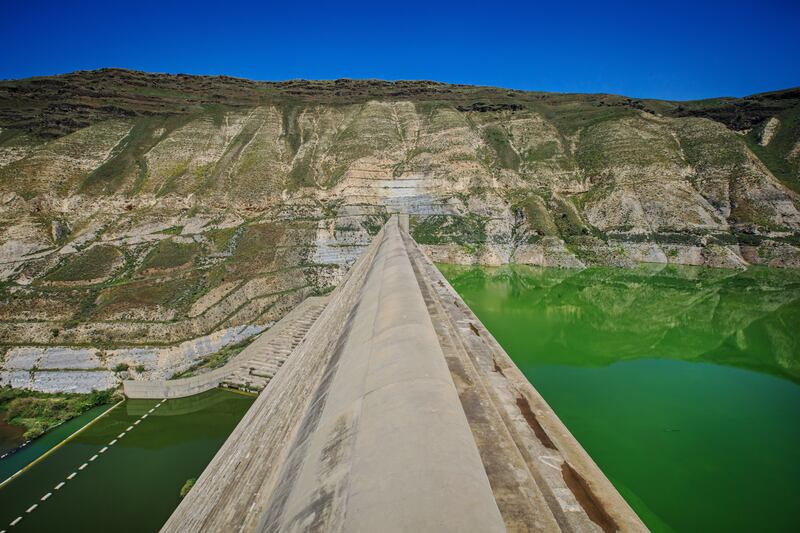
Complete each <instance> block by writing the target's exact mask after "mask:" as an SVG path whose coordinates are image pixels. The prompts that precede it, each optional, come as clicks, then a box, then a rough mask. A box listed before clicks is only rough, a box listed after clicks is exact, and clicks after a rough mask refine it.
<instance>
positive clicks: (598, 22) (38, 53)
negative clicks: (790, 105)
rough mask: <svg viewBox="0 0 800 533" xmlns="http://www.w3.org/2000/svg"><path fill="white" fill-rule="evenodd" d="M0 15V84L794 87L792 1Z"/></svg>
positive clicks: (798, 63) (113, 7) (23, 9)
mask: <svg viewBox="0 0 800 533" xmlns="http://www.w3.org/2000/svg"><path fill="white" fill-rule="evenodd" d="M656 4H657V2H649V1H646V0H643V1H641V2H618V1H614V2H599V1H595V2H583V1H580V2H568V1H559V0H552V1H550V2H534V1H529V2H524V1H518V2H505V1H501V0H495V1H492V2H481V3H476V2H471V1H469V0H464V1H459V2H436V1H434V0H429V1H426V2H418V1H417V0H411V1H403V0H400V1H397V0H395V1H391V2H382V1H381V0H375V1H374V2H348V1H346V0H342V1H330V2H324V3H315V2H309V1H294V2H292V1H283V2H261V3H250V2H241V1H239V0H228V1H227V2H226V1H225V0H217V1H214V2H208V1H206V0H197V1H195V2H187V3H185V4H179V3H177V2H171V1H169V0H164V1H161V2H154V1H151V0H141V1H136V2H129V3H121V2H114V1H107V2H86V1H82V0H76V1H64V0H61V1H58V2H50V1H31V2H28V1H25V0H0V36H2V42H3V52H2V54H0V78H6V79H7V78H21V77H27V76H35V75H47V74H58V73H64V72H70V71H73V70H80V69H95V68H101V67H124V68H130V69H137V70H145V71H151V72H171V73H178V72H183V73H189V74H228V75H231V76H240V77H246V78H251V79H259V80H281V79H288V78H311V79H330V78H342V77H347V78H383V79H433V80H439V81H445V82H453V83H470V84H479V85H497V86H501V87H512V88H517V89H530V90H544V91H560V92H610V93H619V94H625V95H629V96H635V97H653V98H667V99H692V98H703V97H711V96H722V95H730V96H743V95H746V94H752V93H756V92H763V91H768V90H774V89H782V88H787V87H791V86H798V85H800V1H798V0H783V1H775V0H761V1H752V2H743V1H738V0H728V1H725V2H703V1H702V0H696V1H684V0H679V1H673V2H663V3H661V5H656Z"/></svg>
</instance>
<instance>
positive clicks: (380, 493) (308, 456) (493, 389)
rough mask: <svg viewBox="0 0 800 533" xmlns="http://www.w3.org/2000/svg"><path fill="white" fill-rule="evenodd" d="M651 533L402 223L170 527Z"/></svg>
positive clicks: (393, 224)
mask: <svg viewBox="0 0 800 533" xmlns="http://www.w3.org/2000/svg"><path fill="white" fill-rule="evenodd" d="M506 530H509V531H587V532H588V531H616V530H620V531H646V528H645V527H644V525H643V524H642V522H641V521H640V520H639V519H638V517H637V516H636V515H635V513H634V512H633V511H632V510H631V509H630V507H629V506H628V505H627V504H626V503H625V501H624V500H623V499H622V498H621V497H620V495H619V494H618V493H617V491H616V490H615V489H614V487H613V486H612V485H611V484H610V483H609V482H608V480H607V479H606V478H605V476H603V474H602V472H601V471H600V470H599V469H598V468H597V466H596V465H595V464H594V463H593V462H592V460H591V459H590V458H589V456H588V455H587V454H586V452H585V451H584V450H583V448H581V446H580V445H579V444H578V443H577V441H575V439H574V438H573V437H572V435H570V434H569V432H568V431H567V429H566V428H565V427H564V426H563V424H561V422H560V421H559V420H558V418H557V417H556V416H555V414H554V413H553V411H552V410H551V409H550V408H549V406H547V404H546V403H545V402H544V400H543V399H542V398H541V396H539V395H538V393H536V391H535V390H534V389H533V387H532V386H531V385H530V383H528V381H527V380H526V379H525V377H524V376H523V375H522V374H521V372H520V371H519V370H518V369H517V368H516V366H514V363H513V362H512V361H511V359H510V358H508V356H507V355H506V354H505V352H504V351H503V350H502V348H501V347H500V346H499V344H497V343H496V341H495V340H494V338H493V337H492V336H491V335H490V334H489V333H488V331H486V329H485V328H483V326H482V325H481V324H480V322H479V321H478V320H477V318H475V317H474V315H472V313H471V312H470V311H469V309H468V308H467V306H466V305H464V303H463V302H462V301H461V299H460V298H459V297H458V295H457V294H455V292H454V291H453V290H452V288H451V287H450V286H449V284H447V282H446V281H445V280H444V278H443V277H441V275H440V274H438V271H437V270H436V269H435V267H434V266H433V265H432V264H431V263H430V261H429V260H428V259H427V258H426V257H425V256H424V254H423V253H422V251H421V250H420V248H419V247H418V246H417V245H416V243H414V242H413V240H412V239H411V238H410V237H409V236H408V234H407V233H406V232H405V231H404V230H403V229H401V226H400V223H399V221H398V218H397V217H393V218H392V219H391V220H390V221H389V222H388V223H387V225H386V226H385V227H384V229H383V230H382V231H381V232H380V233H379V234H378V235H377V236H376V237H375V240H374V242H373V243H372V245H370V247H369V248H367V250H366V251H365V252H364V254H363V255H362V256H361V257H360V258H359V260H358V261H357V262H356V263H355V265H354V266H353V267H352V268H351V270H350V272H349V273H348V275H347V278H346V279H345V281H344V282H343V283H342V284H340V286H339V287H338V288H337V289H336V290H335V291H334V293H333V294H332V295H331V297H330V300H329V303H328V304H327V306H326V307H325V309H324V310H323V311H322V313H321V314H320V316H319V318H318V319H317V320H316V322H315V323H314V324H313V326H311V328H310V330H309V331H308V334H307V335H306V336H305V338H304V339H303V341H302V342H300V344H299V345H298V346H297V348H296V349H295V350H294V351H293V352H292V354H291V356H290V357H289V358H288V359H287V362H286V364H285V365H284V366H283V367H282V368H281V369H280V371H279V372H278V373H277V374H276V376H275V378H274V379H273V380H272V381H271V382H270V383H269V385H268V386H267V387H266V388H265V389H264V391H263V392H262V393H261V395H260V396H259V397H258V399H257V400H256V401H255V402H254V404H253V406H252V407H251V408H250V410H249V411H248V412H247V414H246V415H245V417H244V418H243V419H242V421H241V422H240V424H239V425H238V426H237V427H236V429H235V430H234V431H233V433H232V434H231V436H230V438H229V439H228V440H227V441H226V442H225V444H224V445H223V446H222V448H221V449H220V450H219V452H218V453H217V455H216V456H215V457H214V459H213V460H212V462H211V463H210V464H209V466H208V468H207V469H206V470H205V472H203V474H202V475H201V476H200V478H199V479H198V480H197V483H196V484H195V486H194V487H193V488H192V490H191V491H190V492H189V494H188V495H187V496H186V498H185V499H184V500H183V501H182V502H181V504H180V505H179V506H178V508H177V509H176V510H175V512H174V513H173V515H172V516H171V517H170V519H169V520H168V521H167V523H166V524H165V525H164V527H163V529H162V531H164V532H180V533H184V532H194V531H197V532H199V531H248V532H250V531H253V532H254V531H325V532H328V531H346V532H350V531H363V532H372V531H381V532H384V531H386V532H400V531H404V532H405V531H407V532H429V531H430V532H434V531H436V532H439V531H458V532H473V531H474V532H492V531H506Z"/></svg>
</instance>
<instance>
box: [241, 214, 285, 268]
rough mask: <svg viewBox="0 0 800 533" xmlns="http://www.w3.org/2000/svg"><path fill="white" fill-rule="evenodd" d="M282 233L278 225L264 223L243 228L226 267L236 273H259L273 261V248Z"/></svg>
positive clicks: (282, 228)
mask: <svg viewBox="0 0 800 533" xmlns="http://www.w3.org/2000/svg"><path fill="white" fill-rule="evenodd" d="M283 233H284V227H283V226H282V225H280V224H274V223H271V222H265V223H260V224H250V225H248V226H246V227H245V229H244V231H243V232H242V234H241V236H240V237H239V239H238V240H237V241H236V249H235V250H234V252H233V257H232V258H231V260H230V262H229V263H228V266H229V267H230V268H231V270H233V271H237V272H242V273H244V272H251V273H252V272H260V271H262V270H264V268H266V267H267V266H269V265H271V264H272V263H273V261H274V259H275V246H276V245H277V244H278V242H279V241H280V239H281V237H282V236H283Z"/></svg>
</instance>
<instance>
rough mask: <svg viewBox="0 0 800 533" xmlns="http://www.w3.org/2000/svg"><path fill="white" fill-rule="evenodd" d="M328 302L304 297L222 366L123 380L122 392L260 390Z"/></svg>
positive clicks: (167, 394)
mask: <svg viewBox="0 0 800 533" xmlns="http://www.w3.org/2000/svg"><path fill="white" fill-rule="evenodd" d="M327 302H328V299H327V297H321V296H314V297H310V298H306V299H305V300H303V302H302V303H300V305H298V306H297V307H295V308H294V309H292V311H291V312H289V314H287V315H286V316H284V317H283V318H282V319H281V320H280V321H278V323H277V324H275V325H274V326H272V327H271V328H270V329H268V330H267V331H265V332H264V333H262V334H261V335H260V336H259V337H258V338H257V339H256V340H255V341H253V343H252V344H251V345H250V346H248V347H247V348H245V349H244V350H242V352H241V353H239V354H238V355H237V356H236V357H234V358H233V359H231V360H230V361H228V362H227V363H226V364H225V366H223V367H221V368H215V369H214V370H211V371H209V372H204V373H202V374H198V375H196V376H191V377H188V378H181V379H171V380H153V381H124V382H123V383H122V385H123V387H124V389H125V395H126V396H128V397H129V398H183V397H185V396H191V395H192V394H198V393H201V392H204V391H207V390H211V389H213V388H215V387H219V386H220V385H222V386H227V387H232V388H236V389H241V390H245V391H249V392H261V391H262V390H264V387H266V386H267V383H269V381H270V380H271V379H272V378H273V377H274V376H275V374H276V373H277V372H278V369H279V368H280V367H281V366H282V365H283V364H284V363H285V362H286V359H287V358H288V357H289V354H291V353H292V351H293V350H294V349H295V348H296V347H297V345H299V344H300V342H301V341H302V340H303V338H304V337H305V336H306V333H308V330H309V328H310V327H311V325H312V324H313V323H314V321H316V320H317V317H319V315H320V314H321V313H322V310H323V309H325V305H326V304H327Z"/></svg>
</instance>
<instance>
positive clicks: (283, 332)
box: [221, 298, 325, 392]
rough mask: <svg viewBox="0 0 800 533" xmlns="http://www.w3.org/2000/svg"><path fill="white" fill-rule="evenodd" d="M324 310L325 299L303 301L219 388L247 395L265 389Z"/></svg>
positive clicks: (240, 361)
mask: <svg viewBox="0 0 800 533" xmlns="http://www.w3.org/2000/svg"><path fill="white" fill-rule="evenodd" d="M324 308H325V299H324V298H308V299H306V300H305V301H304V302H303V304H301V306H298V308H297V309H296V310H294V311H292V312H291V313H289V314H288V315H287V316H286V317H284V319H283V320H281V321H280V322H278V323H277V324H275V326H273V328H272V329H271V330H270V331H272V332H273V334H272V335H269V336H268V337H267V338H265V339H264V342H259V343H258V346H257V347H256V348H257V349H254V350H251V351H249V352H248V354H247V355H248V357H247V358H246V359H243V360H239V361H237V365H236V368H234V369H232V371H231V372H230V374H228V376H227V377H226V378H225V379H224V380H223V381H222V382H221V385H223V386H226V387H231V388H235V389H241V390H246V391H250V392H261V391H262V390H264V387H266V386H267V383H269V381H270V380H271V379H272V378H273V377H274V376H275V374H276V373H277V372H278V369H280V367H281V366H283V363H285V362H286V359H287V358H288V357H289V355H290V354H291V353H292V351H293V350H294V349H295V348H296V347H297V345H298V344H300V342H301V341H302V340H303V339H304V338H305V336H306V333H308V330H309V328H310V327H311V326H312V324H314V322H315V321H316V320H317V317H318V316H319V315H320V313H322V310H323V309H324ZM295 311H297V312H295ZM259 340H260V339H259ZM256 342H258V341H256ZM243 353H244V352H243Z"/></svg>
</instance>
